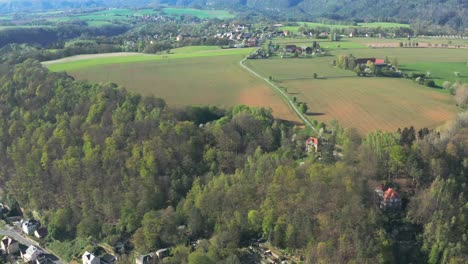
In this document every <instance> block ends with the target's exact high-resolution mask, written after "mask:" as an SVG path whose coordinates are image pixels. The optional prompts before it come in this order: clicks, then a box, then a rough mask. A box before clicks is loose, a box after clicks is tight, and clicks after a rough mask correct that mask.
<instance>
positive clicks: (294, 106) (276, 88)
mask: <svg viewBox="0 0 468 264" xmlns="http://www.w3.org/2000/svg"><path fill="white" fill-rule="evenodd" d="M246 61H247V58H244V59H243V60H241V61H240V62H239V64H240V66H241V67H242V68H244V69H246V70H247V71H249V72H250V73H251V74H253V75H255V76H256V77H258V78H260V79H262V80H263V81H264V82H266V83H267V84H268V85H269V86H270V87H273V89H274V90H276V91H277V92H279V93H280V94H281V96H282V97H283V99H285V100H286V101H287V102H288V104H289V106H290V107H291V108H292V109H293V110H294V112H296V114H297V116H298V117H299V118H300V119H301V120H302V121H304V124H305V125H306V126H308V127H310V128H311V129H312V130H313V131H315V132H316V133H318V130H317V129H316V128H315V127H314V126H313V125H312V123H310V121H309V120H308V119H307V117H306V116H305V115H304V114H303V113H301V111H299V109H298V108H297V106H296V104H294V102H293V101H292V100H291V99H289V97H288V95H287V94H286V93H285V92H284V91H283V90H281V88H279V87H278V86H277V85H276V84H274V83H273V82H272V81H270V80H269V79H267V78H265V77H263V76H261V75H260V74H259V73H257V72H255V71H254V70H252V69H251V68H249V67H247V66H246V65H245V64H244V62H246Z"/></svg>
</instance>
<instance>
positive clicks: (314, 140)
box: [306, 137, 319, 152]
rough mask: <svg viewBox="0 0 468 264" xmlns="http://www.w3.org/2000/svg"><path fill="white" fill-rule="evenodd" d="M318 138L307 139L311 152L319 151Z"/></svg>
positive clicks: (307, 149)
mask: <svg viewBox="0 0 468 264" xmlns="http://www.w3.org/2000/svg"><path fill="white" fill-rule="evenodd" d="M318 144H319V141H318V138H314V137H310V138H308V139H307V140H306V151H307V152H311V151H312V150H314V151H315V152H317V151H318Z"/></svg>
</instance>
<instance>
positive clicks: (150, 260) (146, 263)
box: [136, 253, 156, 264]
mask: <svg viewBox="0 0 468 264" xmlns="http://www.w3.org/2000/svg"><path fill="white" fill-rule="evenodd" d="M155 262H156V254H154V253H149V254H147V255H141V256H139V257H138V258H137V259H136V264H154V263H155Z"/></svg>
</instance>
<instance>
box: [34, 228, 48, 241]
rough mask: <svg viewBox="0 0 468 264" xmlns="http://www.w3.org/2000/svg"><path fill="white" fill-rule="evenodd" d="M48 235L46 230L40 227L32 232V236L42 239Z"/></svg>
mask: <svg viewBox="0 0 468 264" xmlns="http://www.w3.org/2000/svg"><path fill="white" fill-rule="evenodd" d="M47 234H48V232H47V228H44V227H41V228H38V229H37V230H36V231H34V236H35V237H37V238H44V237H46V236H47Z"/></svg>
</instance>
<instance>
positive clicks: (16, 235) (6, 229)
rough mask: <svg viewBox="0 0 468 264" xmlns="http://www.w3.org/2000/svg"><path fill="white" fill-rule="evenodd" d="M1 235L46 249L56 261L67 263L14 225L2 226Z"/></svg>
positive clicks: (62, 263)
mask: <svg viewBox="0 0 468 264" xmlns="http://www.w3.org/2000/svg"><path fill="white" fill-rule="evenodd" d="M0 236H9V237H11V238H13V239H14V240H16V241H18V242H19V243H20V244H24V245H26V246H28V247H29V246H31V245H34V246H36V247H38V248H39V249H41V250H42V251H44V252H45V253H46V254H48V255H50V256H51V258H52V259H54V263H56V264H65V262H62V261H61V260H59V258H58V257H57V256H55V255H53V254H52V253H50V252H49V251H48V250H46V249H44V248H42V247H41V246H39V244H38V243H37V242H36V241H34V240H32V239H30V238H27V237H25V236H23V234H22V233H20V231H17V230H16V229H15V228H14V227H11V226H9V225H5V226H0Z"/></svg>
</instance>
